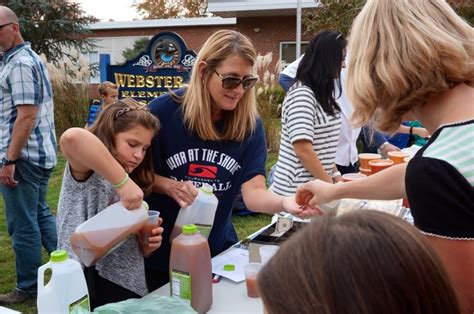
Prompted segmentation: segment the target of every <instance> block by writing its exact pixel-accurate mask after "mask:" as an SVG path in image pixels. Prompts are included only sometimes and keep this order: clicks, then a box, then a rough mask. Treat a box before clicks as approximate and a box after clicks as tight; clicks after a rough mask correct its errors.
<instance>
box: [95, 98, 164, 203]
mask: <svg viewBox="0 0 474 314" xmlns="http://www.w3.org/2000/svg"><path fill="white" fill-rule="evenodd" d="M137 125H140V126H143V127H144V128H146V129H149V130H152V131H153V133H156V132H158V130H159V128H160V123H159V121H158V119H157V118H156V117H155V116H154V115H153V114H151V113H150V112H148V110H146V107H145V106H144V105H142V104H140V103H138V102H137V101H135V100H134V99H132V98H124V99H121V100H118V101H116V102H114V103H113V104H111V105H110V106H108V107H106V108H105V109H104V110H103V111H101V113H100V114H99V117H98V118H97V121H96V122H95V123H94V124H93V125H92V128H91V129H90V132H92V133H93V134H94V135H95V136H97V137H98V138H99V139H100V140H101V141H102V143H104V145H105V146H106V147H107V148H108V150H109V151H110V152H111V154H112V155H113V156H114V157H115V156H116V155H117V151H116V149H115V136H116V135H117V133H121V132H126V131H128V130H130V129H131V128H133V127H135V126H137ZM116 159H117V158H116ZM117 161H119V160H117ZM119 162H120V161H119ZM122 166H123V167H124V168H125V169H126V166H125V165H122ZM129 175H130V178H131V179H132V180H133V181H134V182H135V183H136V184H137V185H138V186H139V187H140V188H141V189H142V190H143V192H144V193H145V195H147V194H149V193H150V192H151V188H152V184H153V180H154V171H153V159H152V154H151V146H150V147H148V148H147V150H146V152H145V157H144V158H143V161H142V162H141V163H140V164H139V165H138V166H137V167H136V168H135V169H134V170H133V171H132V172H131V173H130V174H129Z"/></svg>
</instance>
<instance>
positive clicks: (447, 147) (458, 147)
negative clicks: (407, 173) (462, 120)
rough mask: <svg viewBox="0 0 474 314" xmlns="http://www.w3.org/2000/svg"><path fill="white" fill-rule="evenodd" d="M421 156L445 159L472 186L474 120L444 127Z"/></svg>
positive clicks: (473, 175) (473, 184)
mask: <svg viewBox="0 0 474 314" xmlns="http://www.w3.org/2000/svg"><path fill="white" fill-rule="evenodd" d="M423 157H429V158H436V159H439V160H444V161H446V162H447V163H448V164H450V165H452V166H453V167H454V168H456V169H457V170H458V171H459V173H460V174H462V175H463V177H465V178H466V180H467V181H468V182H469V183H470V184H471V186H473V187H474V121H470V122H469V123H466V124H461V125H456V124H453V125H450V126H449V127H448V126H446V127H444V128H443V129H442V130H441V132H440V134H439V136H438V138H437V139H436V141H435V142H433V143H432V144H431V145H430V146H429V147H427V148H426V150H425V151H424V152H423Z"/></svg>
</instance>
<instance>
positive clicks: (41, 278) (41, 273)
mask: <svg viewBox="0 0 474 314" xmlns="http://www.w3.org/2000/svg"><path fill="white" fill-rule="evenodd" d="M48 268H51V267H50V265H49V262H48V263H46V264H44V265H43V266H40V267H39V268H38V287H44V272H45V271H46V270H47V269H48ZM50 281H51V280H50ZM48 283H49V282H48Z"/></svg>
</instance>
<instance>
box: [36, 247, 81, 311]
mask: <svg viewBox="0 0 474 314" xmlns="http://www.w3.org/2000/svg"><path fill="white" fill-rule="evenodd" d="M47 269H51V271H52V274H51V279H50V280H49V282H48V284H46V285H45V284H44V272H45V271H46V270H47ZM37 306H38V313H40V314H42V313H47V314H49V313H58V314H62V313H89V312H90V306H89V293H88V292H87V284H86V279H85V278H84V273H83V271H82V267H81V264H80V263H79V262H77V261H75V260H73V259H69V258H68V256H67V252H66V251H64V250H59V251H54V252H52V253H51V257H50V261H49V262H48V263H46V264H45V265H43V266H41V267H40V268H38V299H37Z"/></svg>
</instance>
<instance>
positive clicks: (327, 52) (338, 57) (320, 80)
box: [295, 31, 347, 115]
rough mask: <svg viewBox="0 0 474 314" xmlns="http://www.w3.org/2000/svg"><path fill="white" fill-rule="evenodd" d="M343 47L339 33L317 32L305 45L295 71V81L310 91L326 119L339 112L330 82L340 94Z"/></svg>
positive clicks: (344, 41) (342, 40)
mask: <svg viewBox="0 0 474 314" xmlns="http://www.w3.org/2000/svg"><path fill="white" fill-rule="evenodd" d="M346 44H347V43H346V40H345V39H344V36H342V34H341V33H340V32H336V31H322V32H320V33H319V34H317V35H316V36H315V37H314V38H313V39H311V41H310V42H309V45H308V47H307V48H306V51H305V54H304V56H303V58H302V59H301V62H300V64H299V65H298V70H297V71H296V77H295V80H296V81H300V82H301V83H303V84H304V85H306V86H308V87H309V88H311V90H312V91H313V93H314V95H315V97H316V100H317V101H318V102H319V104H320V105H321V107H322V108H323V110H324V112H325V113H327V114H330V115H334V114H335V113H336V111H340V108H339V106H338V104H337V103H336V100H335V99H334V97H335V95H334V89H335V88H334V81H336V83H337V85H338V88H339V93H341V92H342V87H341V79H340V73H341V65H342V62H343V58H344V55H343V50H344V48H345V47H346ZM339 96H340V94H339Z"/></svg>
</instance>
